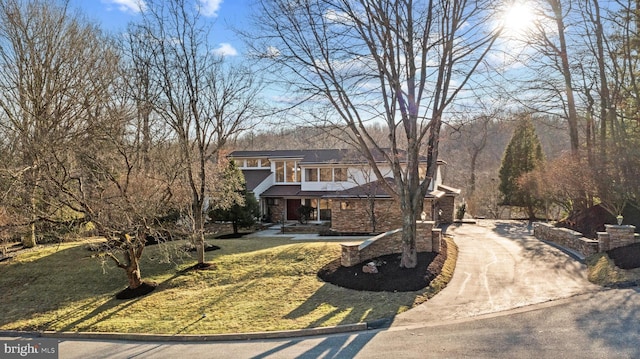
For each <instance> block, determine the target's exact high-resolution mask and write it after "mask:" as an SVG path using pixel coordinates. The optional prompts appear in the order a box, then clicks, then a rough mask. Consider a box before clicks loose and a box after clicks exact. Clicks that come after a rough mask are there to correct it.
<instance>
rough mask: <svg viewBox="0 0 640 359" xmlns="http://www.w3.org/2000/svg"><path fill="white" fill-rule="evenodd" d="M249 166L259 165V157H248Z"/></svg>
mask: <svg viewBox="0 0 640 359" xmlns="http://www.w3.org/2000/svg"><path fill="white" fill-rule="evenodd" d="M247 167H258V159H257V158H248V159H247Z"/></svg>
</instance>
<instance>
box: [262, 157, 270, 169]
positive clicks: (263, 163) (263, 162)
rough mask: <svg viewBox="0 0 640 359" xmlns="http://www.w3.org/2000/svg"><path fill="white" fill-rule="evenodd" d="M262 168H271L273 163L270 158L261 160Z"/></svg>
mask: <svg viewBox="0 0 640 359" xmlns="http://www.w3.org/2000/svg"><path fill="white" fill-rule="evenodd" d="M260 167H271V162H270V161H269V159H268V158H263V159H261V160H260Z"/></svg>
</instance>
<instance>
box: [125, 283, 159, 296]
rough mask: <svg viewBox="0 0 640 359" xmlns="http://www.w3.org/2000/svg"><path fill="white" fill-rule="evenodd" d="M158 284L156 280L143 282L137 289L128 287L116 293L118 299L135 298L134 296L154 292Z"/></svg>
mask: <svg viewBox="0 0 640 359" xmlns="http://www.w3.org/2000/svg"><path fill="white" fill-rule="evenodd" d="M157 286H158V284H157V283H154V282H142V284H141V285H140V286H139V287H138V288H136V289H131V288H129V287H127V288H125V289H123V290H122V291H120V292H118V293H117V294H116V299H133V298H138V297H142V296H144V295H147V294H149V293H151V292H153V291H154V289H156V287H157Z"/></svg>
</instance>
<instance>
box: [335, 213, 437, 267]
mask: <svg viewBox="0 0 640 359" xmlns="http://www.w3.org/2000/svg"><path fill="white" fill-rule="evenodd" d="M416 226H417V229H416V232H417V236H416V250H417V251H418V252H436V253H439V252H440V248H441V245H442V230H441V229H439V228H433V227H434V222H433V221H420V222H417V223H416ZM341 246H342V259H341V264H342V266H344V267H352V266H354V265H356V264H358V263H361V262H364V261H366V260H369V259H373V258H376V257H380V256H383V255H387V254H393V253H401V252H402V229H396V230H393V231H389V232H386V233H383V234H380V235H378V236H375V237H372V238H369V239H367V240H365V241H364V242H362V243H360V244H351V243H343V244H342V245H341Z"/></svg>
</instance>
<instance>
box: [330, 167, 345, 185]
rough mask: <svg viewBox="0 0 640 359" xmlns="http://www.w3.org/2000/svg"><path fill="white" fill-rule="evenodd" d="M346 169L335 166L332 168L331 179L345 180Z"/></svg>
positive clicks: (336, 180)
mask: <svg viewBox="0 0 640 359" xmlns="http://www.w3.org/2000/svg"><path fill="white" fill-rule="evenodd" d="M347 180H348V178H347V169H346V168H344V167H337V168H334V169H333V181H334V182H347Z"/></svg>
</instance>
